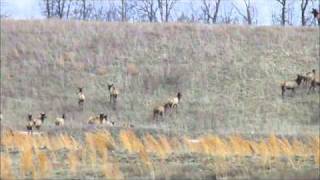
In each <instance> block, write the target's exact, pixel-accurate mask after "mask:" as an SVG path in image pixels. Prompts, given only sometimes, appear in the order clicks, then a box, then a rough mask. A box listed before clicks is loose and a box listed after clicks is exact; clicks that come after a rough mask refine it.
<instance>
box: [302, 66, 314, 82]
mask: <svg viewBox="0 0 320 180" xmlns="http://www.w3.org/2000/svg"><path fill="white" fill-rule="evenodd" d="M301 77H302V82H303V83H304V84H306V85H308V84H311V82H312V80H313V79H314V78H315V77H316V70H315V69H312V71H311V72H307V73H306V75H301Z"/></svg>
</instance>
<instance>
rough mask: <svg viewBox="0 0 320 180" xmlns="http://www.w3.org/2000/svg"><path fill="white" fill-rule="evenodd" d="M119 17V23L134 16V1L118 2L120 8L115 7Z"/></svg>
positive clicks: (121, 0) (123, 0) (124, 0)
mask: <svg viewBox="0 0 320 180" xmlns="http://www.w3.org/2000/svg"><path fill="white" fill-rule="evenodd" d="M117 8H118V9H119V10H118V11H119V14H120V17H121V21H128V20H129V19H131V18H132V16H133V15H134V11H133V10H134V8H135V3H134V0H120V6H119V7H117Z"/></svg>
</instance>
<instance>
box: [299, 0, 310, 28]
mask: <svg viewBox="0 0 320 180" xmlns="http://www.w3.org/2000/svg"><path fill="white" fill-rule="evenodd" d="M308 3H309V0H301V4H300V8H301V25H302V26H305V25H306V23H307V22H306V15H305V13H306V9H307V6H308Z"/></svg>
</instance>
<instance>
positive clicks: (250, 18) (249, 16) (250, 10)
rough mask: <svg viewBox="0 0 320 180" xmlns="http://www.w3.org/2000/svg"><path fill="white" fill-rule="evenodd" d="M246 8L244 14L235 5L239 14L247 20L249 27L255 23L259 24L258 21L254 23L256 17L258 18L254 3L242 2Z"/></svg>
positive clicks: (249, 0)
mask: <svg viewBox="0 0 320 180" xmlns="http://www.w3.org/2000/svg"><path fill="white" fill-rule="evenodd" d="M242 2H243V3H244V6H245V13H243V12H242V11H241V10H240V9H239V8H238V7H237V6H236V5H235V4H233V6H234V7H235V9H236V11H237V12H238V14H239V15H240V16H241V17H242V18H243V19H244V20H245V22H246V23H247V24H249V25H251V24H253V23H255V24H256V23H257V21H255V22H254V17H255V16H256V8H255V7H254V6H253V3H252V1H251V0H243V1H242Z"/></svg>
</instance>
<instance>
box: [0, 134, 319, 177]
mask: <svg viewBox="0 0 320 180" xmlns="http://www.w3.org/2000/svg"><path fill="white" fill-rule="evenodd" d="M1 136H2V138H1V148H2V149H3V152H4V153H2V154H1V156H0V157H1V165H2V166H1V178H2V179H6V178H7V179H11V178H14V173H13V171H12V168H13V165H12V163H11V159H10V156H9V153H10V152H11V151H18V152H19V153H20V154H21V155H20V162H19V164H20V168H19V169H20V171H21V174H20V175H22V176H24V177H30V176H32V177H38V178H50V173H51V171H52V167H53V165H54V164H56V163H57V162H55V161H56V160H57V158H56V157H53V156H52V155H55V154H56V155H58V154H59V153H60V151H61V150H63V151H65V150H67V152H68V154H67V165H68V166H67V167H68V168H69V172H70V174H72V175H76V174H77V173H78V172H79V168H80V167H88V166H89V167H91V168H92V169H95V170H97V168H98V169H100V170H101V171H102V173H103V174H104V176H105V177H106V178H110V177H117V178H120V179H121V178H123V174H122V173H121V170H120V166H119V163H118V162H117V161H116V160H115V159H116V158H113V157H112V156H113V155H112V153H111V154H109V153H108V152H109V151H113V150H121V149H124V150H127V152H128V153H129V154H136V155H137V157H139V158H140V160H141V162H142V163H143V165H144V167H145V168H146V169H147V170H149V171H152V172H154V167H153V166H154V165H153V162H152V158H151V157H150V156H158V157H159V158H161V159H165V158H167V157H168V156H169V155H171V154H183V153H197V154H203V155H206V156H213V157H215V164H216V165H215V170H217V171H219V172H220V173H222V174H223V173H225V172H227V171H228V168H229V166H230V164H229V162H228V160H227V158H226V157H239V159H238V160H241V157H244V156H259V157H261V158H260V159H261V164H262V165H263V166H265V165H268V166H269V165H270V163H272V161H276V160H277V159H278V158H281V157H287V159H288V161H289V165H291V166H292V167H294V168H297V167H298V168H299V167H300V162H299V161H297V160H296V157H299V159H302V160H301V162H303V161H304V160H306V159H310V158H313V160H314V163H315V164H314V165H315V166H319V165H320V149H319V146H320V138H319V136H312V137H303V138H291V139H288V138H285V137H278V136H276V135H274V134H271V135H270V136H269V137H267V138H261V139H259V140H252V139H246V138H243V137H241V136H240V135H231V136H228V137H224V138H221V137H219V136H216V135H212V134H207V135H203V136H200V137H198V138H189V137H186V136H184V137H182V138H179V137H170V138H169V137H166V136H165V135H158V136H153V135H151V134H149V133H146V134H145V135H143V136H141V137H138V136H137V135H136V134H135V132H134V131H133V130H132V129H129V130H121V131H120V133H119V141H115V140H114V139H113V137H112V136H111V134H110V133H109V132H108V131H98V132H87V133H85V138H84V142H82V143H80V142H77V141H76V140H75V139H74V137H72V136H70V135H68V134H59V135H53V136H49V135H48V134H43V135H41V136H38V135H37V136H31V135H27V134H21V133H18V132H10V133H8V132H4V133H2V135H1ZM116 142H119V143H120V144H118V143H116ZM48 154H49V155H50V156H49V155H48ZM36 162H38V163H36ZM60 164H61V163H60ZM36 165H38V167H37V166H36ZM54 167H60V166H59V165H58V166H56V165H55V166H54ZM18 176H19V175H17V177H18Z"/></svg>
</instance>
